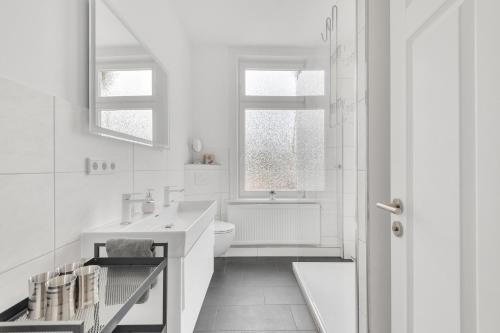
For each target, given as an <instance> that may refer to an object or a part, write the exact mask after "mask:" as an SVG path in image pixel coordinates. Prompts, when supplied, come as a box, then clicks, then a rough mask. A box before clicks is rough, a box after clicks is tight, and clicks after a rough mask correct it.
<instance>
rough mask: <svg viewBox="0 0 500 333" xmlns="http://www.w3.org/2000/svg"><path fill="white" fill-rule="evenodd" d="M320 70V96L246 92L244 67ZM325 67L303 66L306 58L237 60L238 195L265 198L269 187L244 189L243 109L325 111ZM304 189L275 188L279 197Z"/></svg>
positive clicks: (297, 194) (301, 193)
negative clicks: (321, 83)
mask: <svg viewBox="0 0 500 333" xmlns="http://www.w3.org/2000/svg"><path fill="white" fill-rule="evenodd" d="M301 69H304V70H321V71H323V72H325V75H324V80H325V82H324V94H323V95H320V96H246V95H245V91H246V87H245V71H246V70H272V71H276V70H283V71H285V70H301ZM326 89H327V85H326V70H325V69H324V68H318V67H306V60H275V59H273V60H268V61H265V60H258V61H255V60H250V61H249V60H240V61H239V68H238V117H237V118H238V131H237V132H238V140H237V141H238V143H237V173H238V176H237V182H238V185H237V188H238V197H239V198H244V199H250V198H268V197H269V191H246V190H245V136H246V133H245V130H246V126H245V124H246V121H245V120H246V119H245V116H246V113H245V111H246V110H284V111H286V110H305V111H307V110H318V109H321V110H323V111H324V113H325V121H326V110H325V105H324V98H325V95H326V93H327V91H326ZM305 193H306V191H303V190H295V191H276V195H277V196H278V197H280V198H300V197H304V196H305Z"/></svg>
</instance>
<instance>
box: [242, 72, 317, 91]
mask: <svg viewBox="0 0 500 333" xmlns="http://www.w3.org/2000/svg"><path fill="white" fill-rule="evenodd" d="M324 94H325V72H324V71H321V70H316V71H312V70H303V71H290V70H253V69H252V70H245V95H246V96H275V97H279V96H284V97H287V96H288V97H291V96H323V95H324Z"/></svg>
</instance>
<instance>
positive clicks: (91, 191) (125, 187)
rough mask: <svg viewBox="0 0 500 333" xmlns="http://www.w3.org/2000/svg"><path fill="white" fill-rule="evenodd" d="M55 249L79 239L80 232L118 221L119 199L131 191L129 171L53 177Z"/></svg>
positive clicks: (68, 174) (61, 174) (62, 174)
mask: <svg viewBox="0 0 500 333" xmlns="http://www.w3.org/2000/svg"><path fill="white" fill-rule="evenodd" d="M55 183H56V203H57V204H56V213H55V215H56V246H57V247H60V246H62V245H64V244H67V243H71V242H74V241H76V240H78V239H79V237H80V233H81V231H82V230H83V229H86V228H91V227H96V226H98V225H102V224H106V223H110V222H113V221H119V220H120V218H121V196H122V194H123V193H130V192H132V184H131V176H130V174H129V173H128V172H121V173H115V174H112V175H100V176H89V175H86V174H84V173H57V174H56V181H55Z"/></svg>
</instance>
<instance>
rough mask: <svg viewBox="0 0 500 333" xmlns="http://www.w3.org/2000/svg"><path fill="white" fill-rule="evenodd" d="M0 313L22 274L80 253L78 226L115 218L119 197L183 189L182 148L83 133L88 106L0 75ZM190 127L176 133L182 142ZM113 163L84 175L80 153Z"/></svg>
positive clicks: (17, 292) (19, 290)
mask: <svg viewBox="0 0 500 333" xmlns="http://www.w3.org/2000/svg"><path fill="white" fill-rule="evenodd" d="M0 109H1V110H2V112H1V113H0V140H1V142H2V144H1V145H0V160H1V161H2V163H0V202H1V203H2V207H3V211H2V216H3V218H2V221H1V223H0V295H1V296H2V297H0V311H3V310H5V308H7V307H8V306H11V305H13V304H14V303H15V302H18V301H19V300H21V299H23V298H24V297H26V295H27V278H28V276H29V275H31V274H35V273H38V272H41V271H46V270H51V269H53V268H54V266H55V265H59V264H62V263H66V262H71V261H74V260H76V259H78V258H80V243H79V237H80V233H81V231H82V230H83V229H85V228H89V227H94V226H97V225H99V224H103V223H109V222H110V221H114V220H118V219H119V218H120V214H121V194H122V193H127V192H144V191H145V190H146V189H147V188H154V189H155V190H156V191H155V197H156V199H157V200H158V202H159V203H161V202H162V200H163V191H162V188H163V186H164V185H179V186H183V179H184V169H183V166H184V163H185V162H186V161H187V160H188V157H189V153H188V150H187V145H179V146H180V147H181V149H178V150H175V149H172V150H171V151H164V150H155V149H152V148H149V147H143V146H136V145H133V144H130V143H126V142H120V141H115V140H111V139H108V138H103V137H98V136H93V135H90V134H89V133H88V120H87V119H88V109H86V108H82V107H77V106H74V105H72V104H71V103H69V102H67V101H65V100H63V99H60V98H56V97H53V96H50V95H47V94H44V93H41V92H38V91H36V90H34V89H31V88H28V87H25V86H22V85H20V84H17V83H14V82H12V81H10V80H7V79H3V78H0ZM188 136H189V133H188V132H187V130H186V131H185V133H184V134H183V137H181V139H182V140H184V141H185V142H187V138H188ZM86 157H92V158H97V159H108V160H112V161H114V162H115V163H116V165H117V170H116V172H115V173H113V174H110V175H96V176H89V175H87V174H86V173H85V158H86Z"/></svg>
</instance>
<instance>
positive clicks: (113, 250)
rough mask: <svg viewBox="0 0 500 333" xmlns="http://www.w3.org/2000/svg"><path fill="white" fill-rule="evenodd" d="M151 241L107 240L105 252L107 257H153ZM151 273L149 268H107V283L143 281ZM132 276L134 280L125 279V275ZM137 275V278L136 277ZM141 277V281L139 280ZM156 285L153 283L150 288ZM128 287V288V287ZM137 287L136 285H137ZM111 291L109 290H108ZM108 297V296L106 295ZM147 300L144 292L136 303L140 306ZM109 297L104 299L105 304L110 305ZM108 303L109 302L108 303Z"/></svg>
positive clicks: (146, 294)
mask: <svg viewBox="0 0 500 333" xmlns="http://www.w3.org/2000/svg"><path fill="white" fill-rule="evenodd" d="M153 243H154V242H153V240H152V239H109V240H107V241H106V252H107V254H108V257H125V258H135V257H154V256H155V249H154V247H153ZM150 273H151V269H150V268H136V269H134V270H132V271H131V270H130V269H126V268H120V267H112V268H111V267H110V268H108V281H110V282H111V281H115V282H118V281H121V283H120V284H123V283H125V282H126V281H130V282H131V281H141V280H143V279H145V278H146V277H147V276H148V275H149V274H150ZM130 274H132V275H134V276H135V277H136V278H135V279H134V278H132V279H127V278H125V275H130ZM138 275H139V276H138ZM141 277H142V279H141ZM155 284H156V280H155V282H153V284H152V285H151V288H153V286H154V285H155ZM129 287H130V286H129ZM137 287H138V285H137ZM110 291H111V289H110ZM106 296H108V295H106ZM148 298H149V291H147V292H145V293H144V295H142V296H141V298H140V299H139V300H138V301H137V304H142V303H144V302H146V301H147V300H148ZM111 299H112V298H111V297H109V298H108V297H106V300H107V301H106V304H108V305H111V303H114V302H111ZM108 301H109V302H108Z"/></svg>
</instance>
